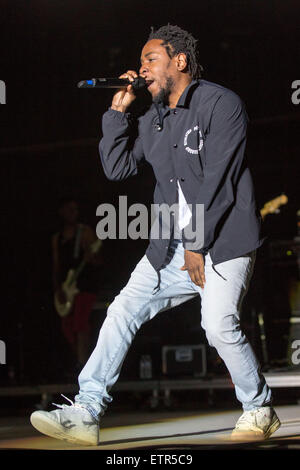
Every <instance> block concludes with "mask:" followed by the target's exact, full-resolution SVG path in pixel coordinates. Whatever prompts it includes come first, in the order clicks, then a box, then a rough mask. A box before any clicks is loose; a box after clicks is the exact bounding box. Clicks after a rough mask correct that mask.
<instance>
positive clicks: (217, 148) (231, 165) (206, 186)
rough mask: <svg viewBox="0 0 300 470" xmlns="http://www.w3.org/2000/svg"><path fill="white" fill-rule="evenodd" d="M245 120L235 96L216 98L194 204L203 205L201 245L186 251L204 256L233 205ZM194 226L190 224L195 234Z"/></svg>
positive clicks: (245, 133) (241, 104)
mask: <svg viewBox="0 0 300 470" xmlns="http://www.w3.org/2000/svg"><path fill="white" fill-rule="evenodd" d="M248 120H249V119H248V116H247V113H246V110H245V107H244V104H243V102H242V101H241V99H240V98H239V96H238V95H236V94H235V93H233V92H231V91H229V92H225V93H224V94H223V95H221V96H220V97H219V98H218V100H217V102H216V103H215V105H214V108H213V111H212V114H211V119H210V124H209V129H208V133H207V134H206V136H205V138H204V147H205V154H204V155H205V157H204V159H205V164H204V169H203V178H202V179H201V182H200V186H199V193H198V197H197V203H198V204H204V233H203V235H204V242H203V246H202V248H201V249H195V250H190V251H195V252H197V253H203V254H206V253H207V252H208V250H209V248H210V247H211V246H212V245H213V243H214V240H215V238H216V234H217V228H218V226H219V224H221V223H222V220H224V216H225V214H226V212H227V211H228V209H230V208H231V206H232V204H233V203H234V200H235V188H236V186H237V182H238V179H239V176H240V171H241V169H242V167H243V163H244V153H245V147H246V140H247V123H248ZM249 196H250V194H249ZM193 209H194V208H193ZM193 213H195V211H194V210H193ZM193 219H194V217H193ZM196 222H197V221H195V220H193V225H194V226H195V228H196V230H197V225H196ZM184 244H185V243H184Z"/></svg>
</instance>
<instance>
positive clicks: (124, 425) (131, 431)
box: [0, 405, 300, 451]
mask: <svg viewBox="0 0 300 470" xmlns="http://www.w3.org/2000/svg"><path fill="white" fill-rule="evenodd" d="M276 412H277V414H278V416H279V419H280V420H281V423H282V425H281V427H280V428H279V429H278V430H277V431H276V432H275V433H274V434H273V435H272V437H271V438H270V439H268V440H266V441H262V442H259V443H257V442H256V443H253V442H252V443H244V444H236V443H233V442H232V441H230V439H229V436H230V433H231V430H232V429H233V427H234V425H235V422H236V420H237V419H238V417H239V416H240V415H241V411H240V410H236V409H235V410H232V411H223V412H221V411H220V412H213V411H212V410H208V411H207V412H203V411H202V412H201V413H199V410H198V411H197V412H194V413H193V411H191V410H189V411H182V412H178V411H164V412H150V411H147V412H145V411H138V412H137V411H133V412H126V413H124V412H120V413H116V412H115V413H112V414H111V415H110V414H109V413H107V415H106V416H105V417H104V418H103V421H102V427H101V435H100V440H101V443H100V445H99V446H97V447H83V446H76V445H73V444H69V443H66V442H64V441H59V440H56V439H52V438H50V437H47V436H44V435H42V434H40V433H39V432H38V431H36V430H35V429H34V428H33V427H32V426H31V424H30V422H29V418H20V417H18V418H1V419H0V449H45V450H80V449H81V450H83V449H85V450H88V449H89V450H108V451H110V450H121V449H131V450H133V449H136V450H138V449H149V450H150V449H152V450H153V449H166V450H167V449H222V448H224V447H225V448H228V446H231V447H232V448H234V447H239V448H241V447H242V448H245V449H247V448H253V446H254V447H255V448H256V447H259V448H262V449H276V448H288V449H300V405H289V406H278V407H276Z"/></svg>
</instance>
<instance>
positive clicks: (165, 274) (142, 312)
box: [75, 241, 272, 418]
mask: <svg viewBox="0 0 300 470" xmlns="http://www.w3.org/2000/svg"><path fill="white" fill-rule="evenodd" d="M255 258H256V252H255V251H252V252H251V253H248V254H247V255H245V256H241V257H239V258H235V259H231V260H229V261H225V262H223V263H219V264H217V265H216V267H215V269H214V268H213V266H212V260H211V257H210V255H209V254H207V255H206V256H205V277H206V284H205V286H204V288H203V289H202V288H201V287H198V286H196V285H195V284H194V283H193V282H192V281H191V279H190V277H189V274H188V272H187V271H181V270H180V268H181V267H182V266H183V264H184V249H183V245H182V243H181V242H179V241H174V242H173V243H172V244H171V245H170V248H169V252H168V261H169V262H168V264H167V265H165V267H164V268H163V269H162V270H161V271H160V274H161V281H160V288H159V289H155V287H156V286H157V280H158V276H157V272H156V271H155V269H154V268H153V267H152V265H151V264H150V262H149V261H148V258H147V257H146V256H144V257H143V258H142V259H141V261H140V262H139V263H138V264H137V266H136V267H135V269H134V271H133V272H132V274H131V277H130V279H129V281H128V283H127V285H126V286H125V287H124V289H122V290H121V292H120V294H119V295H117V296H116V297H115V299H114V301H113V302H112V304H111V305H110V306H109V308H108V311H107V316H106V318H105V321H104V323H103V325H102V327H101V329H100V333H99V338H98V342H97V345H96V347H95V349H94V351H93V353H92V354H91V356H90V358H89V360H88V361H87V363H86V365H85V366H84V368H83V369H82V371H81V373H80V375H79V378H78V381H79V386H80V391H79V393H78V395H76V397H75V402H79V403H81V404H82V405H84V406H85V407H86V408H88V410H89V411H90V412H91V413H92V415H93V416H94V417H95V418H97V417H98V418H99V416H102V415H103V414H104V413H105V410H106V409H107V406H108V404H109V403H110V402H111V401H112V397H111V395H110V394H109V391H110V389H111V388H112V386H113V385H114V384H115V382H116V381H117V380H118V377H119V375H120V371H121V367H122V364H123V362H124V359H125V357H126V354H127V352H128V349H129V347H130V345H131V343H132V340H133V338H134V336H135V334H136V333H137V331H138V330H139V328H140V327H141V326H142V324H143V323H145V322H147V321H149V320H151V319H152V318H153V317H154V316H155V315H157V314H158V313H159V312H162V311H163V310H167V309H170V308H172V307H175V306H176V305H179V304H181V303H182V302H185V301H187V300H189V299H191V298H192V297H194V296H195V295H198V294H200V296H201V318H202V320H201V326H202V327H203V329H204V330H205V333H206V337H207V340H208V343H209V344H210V346H213V347H215V348H216V350H217V352H218V354H219V356H220V357H221V358H222V359H223V361H224V362H225V364H226V367H227V369H228V371H229V373H230V375H231V379H232V382H233V384H234V386H235V393H236V397H237V399H238V400H239V401H240V402H241V403H242V406H243V409H244V410H251V409H254V408H258V407H261V406H267V405H270V404H271V401H272V396H271V390H270V389H269V387H268V385H267V384H266V381H265V378H264V376H263V375H262V374H261V371H260V366H259V364H258V361H257V359H256V357H255V355H254V352H253V350H252V348H251V346H250V344H249V343H248V340H247V338H246V336H245V335H244V333H243V332H242V331H241V328H240V312H241V304H242V300H243V297H244V295H245V294H246V292H247V290H248V286H249V282H250V279H251V276H252V272H253V267H254V263H255ZM216 270H217V272H216ZM218 273H219V274H218ZM174 328H176V325H174Z"/></svg>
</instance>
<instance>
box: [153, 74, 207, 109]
mask: <svg viewBox="0 0 300 470" xmlns="http://www.w3.org/2000/svg"><path fill="white" fill-rule="evenodd" d="M199 84H200V80H192V81H191V83H189V85H188V86H187V87H186V88H185V89H184V91H183V93H182V94H181V96H180V98H179V100H178V101H177V105H176V107H181V108H188V107H189V104H190V101H191V98H192V95H193V92H194V90H195V89H196V88H197V87H198V86H199ZM151 108H152V109H153V110H154V111H155V112H156V113H160V114H161V115H165V114H167V113H168V112H169V110H170V108H169V107H168V106H164V105H163V103H158V104H156V103H152V106H151Z"/></svg>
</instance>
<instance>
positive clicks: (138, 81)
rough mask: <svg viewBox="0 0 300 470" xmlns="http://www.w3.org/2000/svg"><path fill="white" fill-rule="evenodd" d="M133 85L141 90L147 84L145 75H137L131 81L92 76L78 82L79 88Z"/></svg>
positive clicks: (135, 88)
mask: <svg viewBox="0 0 300 470" xmlns="http://www.w3.org/2000/svg"><path fill="white" fill-rule="evenodd" d="M128 85H132V88H133V89H134V90H139V89H141V88H144V87H145V86H146V80H145V79H144V78H143V77H137V78H135V79H134V80H133V82H130V81H129V80H128V79H127V78H92V79H90V80H82V81H81V82H79V83H78V84H77V87H78V88H126V87H127V86H128Z"/></svg>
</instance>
